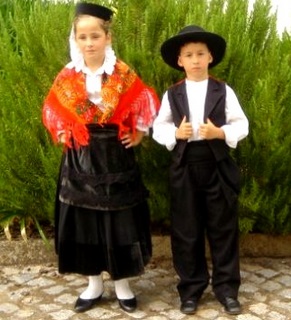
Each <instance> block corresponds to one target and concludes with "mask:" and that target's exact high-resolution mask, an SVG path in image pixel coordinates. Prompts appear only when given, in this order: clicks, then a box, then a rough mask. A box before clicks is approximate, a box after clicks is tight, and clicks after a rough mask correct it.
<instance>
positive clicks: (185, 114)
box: [153, 25, 248, 314]
mask: <svg viewBox="0 0 291 320" xmlns="http://www.w3.org/2000/svg"><path fill="white" fill-rule="evenodd" d="M225 48H226V42H225V40H224V39H223V38H222V37H221V36H219V35H217V34H214V33H211V32H207V31H205V30H204V29H202V28H200V27H198V26H194V25H190V26H187V27H185V28H184V29H182V30H181V31H180V32H179V34H178V35H176V36H174V37H172V38H170V39H168V40H166V41H165V42H164V43H163V45H162V47H161V54H162V57H163V59H164V61H165V62H166V63H167V64H168V65H170V66H171V67H173V68H174V69H177V70H180V71H185V73H186V79H184V80H182V81H180V82H179V83H177V84H175V85H173V86H171V87H170V88H169V89H168V90H167V91H166V92H165V94H164V96H163V99H162V105H161V109H160V112H159V114H158V117H157V118H156V120H155V121H154V126H153V138H154V139H155V140H156V141H157V142H158V143H160V144H162V145H165V146H166V147H167V149H168V150H169V151H171V152H172V155H173V157H172V164H171V166H170V192H171V206H170V207H171V228H172V230H171V246H172V254H173V264H174V267H175V270H176V272H177V274H178V276H179V278H180V281H179V284H178V286H177V289H178V292H179V295H180V300H181V307H180V310H181V312H182V313H185V314H193V313H195V311H196V309H197V305H198V302H199V299H200V298H201V296H202V294H203V292H204V290H205V289H206V287H207V286H208V283H209V279H210V276H209V271H208V268H207V261H206V257H205V233H206V235H207V238H208V241H209V246H210V252H211V256H212V264H213V272H212V287H213V291H214V294H215V296H216V297H217V299H218V300H219V301H220V303H221V304H222V305H223V306H224V308H225V311H226V312H227V313H229V314H239V313H241V306H240V303H239V301H238V299H237V297H238V289H239V286H240V269H239V247H238V235H239V229H238V214H237V203H238V201H237V200H238V193H239V170H238V168H237V166H236V164H235V163H234V162H233V159H232V158H231V157H230V154H229V149H230V148H235V147H236V146H237V143H238V141H240V140H241V139H243V138H245V137H246V136H247V135H248V120H247V118H246V116H245V114H244V112H243V111H242V109H241V107H240V104H239V102H238V99H237V97H236V95H235V93H234V92H233V90H232V89H231V88H230V87H229V86H228V85H226V84H225V83H223V82H221V81H217V80H215V79H213V78H211V77H209V74H208V69H209V68H213V67H214V66H216V65H217V64H218V63H220V62H221V60H222V59H223V56H224V53H225Z"/></svg>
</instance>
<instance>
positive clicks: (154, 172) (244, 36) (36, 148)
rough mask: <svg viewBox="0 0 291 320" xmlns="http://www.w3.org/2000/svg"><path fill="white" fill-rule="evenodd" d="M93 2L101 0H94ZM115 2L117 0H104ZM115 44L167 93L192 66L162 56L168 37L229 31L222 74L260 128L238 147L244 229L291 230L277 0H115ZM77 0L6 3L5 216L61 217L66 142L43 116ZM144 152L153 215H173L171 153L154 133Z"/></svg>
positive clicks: (285, 86)
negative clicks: (60, 143) (57, 207)
mask: <svg viewBox="0 0 291 320" xmlns="http://www.w3.org/2000/svg"><path fill="white" fill-rule="evenodd" d="M92 2H94V1H93V0H92ZM95 2H96V3H103V4H105V5H108V3H109V2H110V1H95ZM111 6H112V7H113V8H114V9H115V11H116V16H115V22H114V26H113V32H114V33H113V39H114V48H115V50H116V53H117V54H118V56H119V57H120V58H122V59H123V60H124V61H125V62H127V63H128V64H130V65H131V66H133V67H134V68H135V69H136V70H137V72H138V73H139V74H140V76H141V77H142V78H143V79H144V81H145V82H147V83H148V84H150V85H152V86H153V87H155V88H156V90H157V92H158V94H159V96H160V97H162V94H163V92H164V91H165V90H166V88H167V87H168V86H169V85H171V84H172V83H174V82H176V81H178V80H180V79H181V78H182V77H183V74H182V73H180V72H178V71H175V70H173V69H171V68H170V67H168V66H167V65H166V64H165V63H164V62H163V61H162V59H161V56H160V46H161V44H162V43H163V41H164V40H165V39H167V38H168V37H170V36H172V35H174V34H176V33H177V32H178V31H179V30H180V29H182V28H183V27H184V26H185V25H188V24H197V25H200V26H202V27H204V28H205V29H207V30H210V31H214V32H217V33H219V34H221V35H222V36H223V37H225V39H226V40H227V53H226V56H225V59H224V60H223V62H222V63H221V64H220V65H219V66H217V67H216V68H215V69H213V70H212V74H213V75H214V76H215V77H217V78H220V79H223V80H225V81H226V82H227V83H228V84H229V85H230V86H231V87H232V88H233V89H234V90H235V92H236V93H237V95H238V97H239V99H240V101H241V104H242V106H243V108H244V110H245V112H246V114H247V116H248V118H249V121H250V134H249V136H248V138H247V139H245V140H244V141H242V142H241V143H240V145H239V147H238V148H237V149H236V150H233V155H234V157H235V158H236V160H237V162H238V163H239V165H240V168H241V171H242V178H243V180H242V193H241V196H240V229H241V231H242V232H262V233H273V234H287V233H291V212H290V181H291V179H290V169H289V163H290V162H291V153H290V145H291V133H290V123H291V108H290V101H291V81H290V77H291V56H290V52H291V39H290V35H289V34H287V33H285V34H283V36H282V37H279V36H278V35H277V33H276V17H275V16H274V15H272V14H271V13H270V12H271V11H270V9H271V5H270V1H268V0H257V1H256V3H255V6H254V9H253V11H252V12H251V14H250V15H248V1H246V0H240V1H237V0H210V1H207V0H163V1H157V0H115V1H111ZM73 12H74V4H73V3H72V2H71V3H67V2H60V3H58V4H55V3H54V2H50V1H41V0H7V1H5V4H0V41H1V50H0V106H1V108H0V128H1V130H0V221H1V224H2V225H3V226H4V225H6V224H7V223H13V222H14V221H15V218H17V219H20V221H21V223H22V226H23V227H24V226H25V225H26V224H29V223H31V222H32V223H35V224H36V223H37V222H39V223H40V225H41V223H42V222H43V221H50V222H51V223H53V206H54V196H55V188H56V179H57V174H58V166H59V161H60V156H61V152H62V150H61V148H60V147H56V146H55V145H53V144H52V142H51V139H50V137H49V135H48V134H47V132H46V130H45V129H44V127H43V125H42V122H41V110H42V103H43V100H44V98H45V96H46V94H47V92H48V90H49V88H50V86H51V84H52V82H53V80H54V77H55V76H56V74H57V73H58V72H59V70H60V69H61V68H62V67H63V66H64V65H65V64H66V63H67V62H68V61H69V55H68V41H67V40H68V36H69V32H70V28H71V20H72V16H73ZM137 155H138V158H139V161H140V163H141V166H142V171H143V174H144V179H145V183H146V185H147V187H148V189H149V190H150V192H151V197H150V206H151V209H152V220H153V222H156V223H163V224H167V223H168V217H169V216H168V185H167V182H168V181H167V178H168V166H169V161H170V154H169V153H168V152H167V151H166V150H165V148H164V147H162V146H160V145H158V144H156V143H155V142H154V141H153V140H152V139H150V138H146V139H145V141H144V142H143V144H142V146H141V147H140V148H137Z"/></svg>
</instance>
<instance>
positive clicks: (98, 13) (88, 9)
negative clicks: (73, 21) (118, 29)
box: [75, 2, 113, 21]
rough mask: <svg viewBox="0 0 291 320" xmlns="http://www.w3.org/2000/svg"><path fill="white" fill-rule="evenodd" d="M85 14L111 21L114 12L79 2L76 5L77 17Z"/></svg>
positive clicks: (99, 6) (96, 5)
mask: <svg viewBox="0 0 291 320" xmlns="http://www.w3.org/2000/svg"><path fill="white" fill-rule="evenodd" d="M83 14H86V15H89V16H94V17H96V18H100V19H103V20H105V21H109V20H110V19H111V17H112V15H113V11H112V10H110V9H109V8H106V7H104V6H101V5H99V4H95V3H87V2H79V3H77V5H76V11H75V16H80V15H83Z"/></svg>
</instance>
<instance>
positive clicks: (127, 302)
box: [118, 297, 137, 312]
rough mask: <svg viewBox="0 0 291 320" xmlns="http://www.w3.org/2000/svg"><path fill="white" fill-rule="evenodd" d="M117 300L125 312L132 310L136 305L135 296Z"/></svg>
mask: <svg viewBox="0 0 291 320" xmlns="http://www.w3.org/2000/svg"><path fill="white" fill-rule="evenodd" d="M118 302H119V306H120V308H121V309H123V310H124V311H126V312H133V311H135V309H136V307H137V301H136V298H135V297H134V298H132V299H118Z"/></svg>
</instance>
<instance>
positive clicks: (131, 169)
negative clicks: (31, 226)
mask: <svg viewBox="0 0 291 320" xmlns="http://www.w3.org/2000/svg"><path fill="white" fill-rule="evenodd" d="M88 129H89V132H90V136H91V139H90V143H89V146H86V147H80V148H76V149H75V148H74V149H68V150H67V151H66V152H65V153H64V156H63V160H62V164H61V169H60V176H59V182H58V189H57V198H56V207H55V226H56V234H55V244H56V252H57V254H58V259H59V272H60V273H67V272H72V273H79V274H83V275H98V274H100V273H101V272H102V271H107V272H108V273H109V274H110V276H111V278H112V279H113V280H118V279H122V278H126V277H132V276H137V275H139V274H141V273H143V272H144V267H145V265H146V264H147V263H148V262H149V260H150V258H151V255H152V243H151V235H150V214H149V209H148V205H147V201H146V198H147V196H148V193H147V190H146V188H145V187H144V185H143V183H142V180H141V176H140V172H139V168H138V165H137V163H136V161H135V159H134V152H133V149H132V148H130V149H125V148H124V146H123V145H122V144H121V143H120V141H119V140H118V138H117V128H116V127H98V126H95V125H90V126H88Z"/></svg>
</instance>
